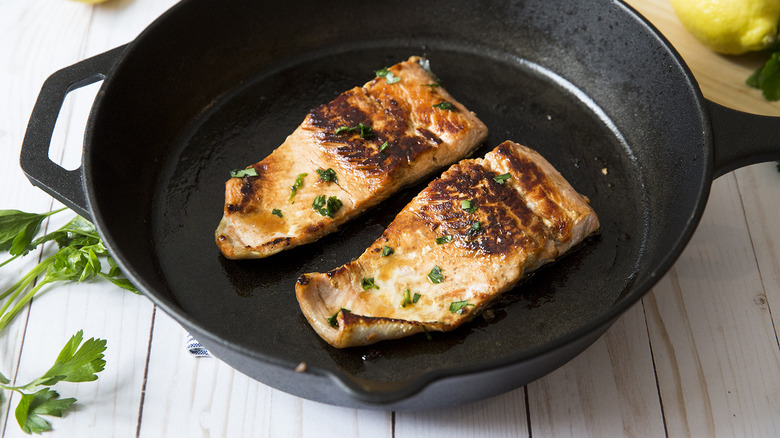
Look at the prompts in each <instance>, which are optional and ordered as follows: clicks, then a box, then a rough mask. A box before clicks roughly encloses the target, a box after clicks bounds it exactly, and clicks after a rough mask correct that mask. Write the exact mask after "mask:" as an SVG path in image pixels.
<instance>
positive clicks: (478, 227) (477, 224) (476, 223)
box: [466, 221, 482, 236]
mask: <svg viewBox="0 0 780 438" xmlns="http://www.w3.org/2000/svg"><path fill="white" fill-rule="evenodd" d="M480 230H482V224H481V223H480V222H479V221H474V222H472V223H471V226H470V227H469V229H468V231H466V235H467V236H471V235H472V234H476V233H478V232H479V231H480Z"/></svg>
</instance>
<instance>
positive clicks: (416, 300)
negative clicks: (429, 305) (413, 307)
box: [412, 292, 422, 303]
mask: <svg viewBox="0 0 780 438" xmlns="http://www.w3.org/2000/svg"><path fill="white" fill-rule="evenodd" d="M421 296H422V295H420V294H418V293H417V292H415V293H414V296H413V297H412V302H413V303H416V302H418V301H420V297H421Z"/></svg>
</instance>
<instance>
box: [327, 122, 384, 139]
mask: <svg viewBox="0 0 780 438" xmlns="http://www.w3.org/2000/svg"><path fill="white" fill-rule="evenodd" d="M344 132H357V133H359V134H360V138H370V137H373V136H374V129H373V128H371V127H370V126H368V125H364V124H363V122H360V123H358V124H357V126H353V127H351V128H350V127H348V126H339V127H338V128H336V131H334V132H333V134H335V135H339V134H342V133H344Z"/></svg>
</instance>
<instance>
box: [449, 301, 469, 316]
mask: <svg viewBox="0 0 780 438" xmlns="http://www.w3.org/2000/svg"><path fill="white" fill-rule="evenodd" d="M467 306H473V304H469V302H468V300H463V301H453V302H451V303H450V312H452V313H457V314H458V315H463V312H465V311H466V307H467Z"/></svg>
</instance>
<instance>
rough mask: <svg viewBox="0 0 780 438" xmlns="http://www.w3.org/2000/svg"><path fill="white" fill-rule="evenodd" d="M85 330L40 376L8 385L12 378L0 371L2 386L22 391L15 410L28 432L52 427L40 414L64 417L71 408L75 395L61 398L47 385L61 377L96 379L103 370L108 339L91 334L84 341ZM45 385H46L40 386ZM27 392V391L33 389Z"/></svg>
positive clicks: (20, 423)
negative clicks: (64, 413)
mask: <svg viewBox="0 0 780 438" xmlns="http://www.w3.org/2000/svg"><path fill="white" fill-rule="evenodd" d="M82 340H83V332H82V331H81V330H79V331H78V333H76V334H75V335H73V336H72V337H71V338H70V340H69V341H68V343H67V344H65V347H63V349H62V351H61V352H60V354H59V356H58V357H57V360H56V361H55V362H54V365H53V366H52V367H51V368H50V369H49V370H48V371H47V372H46V373H45V374H44V375H42V376H41V377H39V378H37V379H35V380H33V381H32V382H30V383H28V384H26V385H21V386H9V384H10V381H9V379H7V378H5V377H4V376H2V375H0V389H7V390H11V391H15V392H18V393H19V394H20V395H21V398H20V400H19V404H18V405H17V407H16V410H15V416H16V421H17V422H18V423H19V426H20V427H21V428H22V430H23V431H24V432H25V433H28V434H30V433H41V432H45V431H47V430H51V423H49V422H48V421H47V420H46V419H44V418H42V417H41V415H50V416H55V417H61V416H62V413H63V412H65V411H67V410H68V409H70V407H71V405H73V403H74V402H75V401H76V399H75V398H65V399H60V398H59V397H60V395H59V394H58V393H57V392H56V391H54V390H52V389H49V388H46V387H47V386H52V385H54V384H55V383H57V382H60V381H67V382H88V381H93V380H96V379H97V378H98V377H97V375H96V373H98V372H100V371H103V369H104V368H105V365H106V362H105V360H103V352H104V351H105V350H106V341H105V340H103V339H94V338H90V339H89V340H87V341H86V342H84V343H83V344H82V343H81V341H82ZM41 386H44V388H40V389H39V387H41ZM34 390H37V391H36V392H33V393H27V392H25V391H34Z"/></svg>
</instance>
